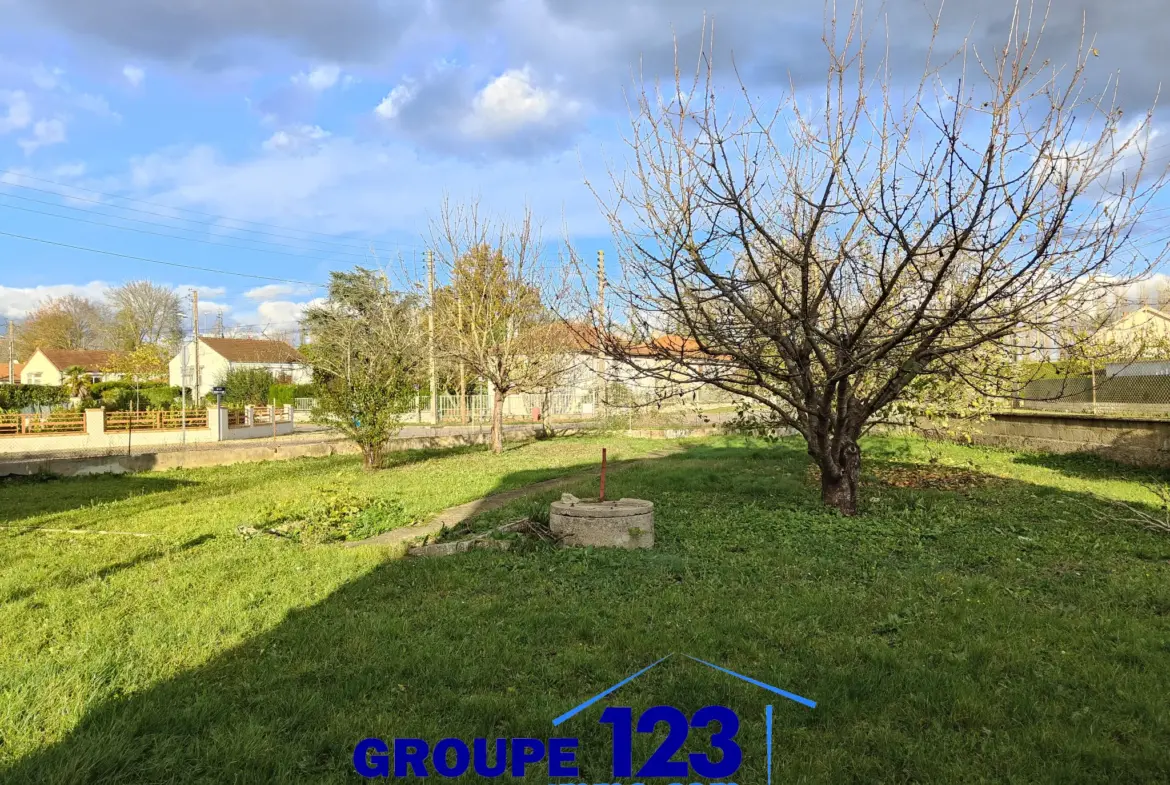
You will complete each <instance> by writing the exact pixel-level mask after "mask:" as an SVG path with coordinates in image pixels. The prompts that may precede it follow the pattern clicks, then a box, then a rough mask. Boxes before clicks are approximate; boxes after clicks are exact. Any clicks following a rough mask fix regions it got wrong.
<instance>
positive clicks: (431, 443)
mask: <svg viewBox="0 0 1170 785" xmlns="http://www.w3.org/2000/svg"><path fill="white" fill-rule="evenodd" d="M257 427H258V428H260V427H262V426H257ZM271 429H272V426H271V425H269V426H268V432H269V433H271ZM541 430H542V428H541V426H539V425H537V426H532V427H528V426H524V427H519V428H517V427H512V428H508V429H506V430H505V431H504V440H505V441H509V442H512V441H527V440H531V439H535V438H537V436H538V435H539V434H540V432H541ZM576 432H577V431H573V430H564V429H562V430H559V431H558V433H560V434H562V435H568V434H570V433H576ZM490 438H491V435H490V433H489V432H486V431H485V432H476V433H461V434H450V435H442V434H436V435H434V436H414V437H407V438H400V439H392V440H391V441H390V442H389V444H387V446H386V451H387V452H400V451H403V450H426V449H436V448H444V447H464V446H470V445H478V444H487V443H488V441H489V440H490ZM360 452H361V450H360V449H358V447H357V445H355V444H354V443H353V442H349V441H345V440H343V439H337V438H334V439H328V440H322V441H319V442H310V443H308V444H304V443H301V444H288V445H277V446H275V447H274V446H272V445H268V446H254V447H253V446H244V445H240V446H239V447H236V446H225V447H218V448H215V449H199V450H176V451H172V452H158V453H143V454H141V455H105V456H100V457H94V458H35V459H29V460H22V461H10V462H6V463H4V462H0V477H4V476H20V475H33V474H52V475H57V476H59V477H76V476H82V475H87V474H126V473H129V472H152V471H165V470H167V469H184V468H186V469H193V468H198V467H204V466H226V465H230V464H234V463H254V462H260V461H287V460H291V459H293V458H324V457H326V456H329V455H352V454H355V453H360Z"/></svg>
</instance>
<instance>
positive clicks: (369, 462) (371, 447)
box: [362, 444, 382, 471]
mask: <svg viewBox="0 0 1170 785" xmlns="http://www.w3.org/2000/svg"><path fill="white" fill-rule="evenodd" d="M362 468H363V469H365V470H366V471H373V470H375V469H381V468H382V445H380V444H363V445H362Z"/></svg>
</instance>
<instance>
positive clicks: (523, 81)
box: [374, 61, 583, 158]
mask: <svg viewBox="0 0 1170 785" xmlns="http://www.w3.org/2000/svg"><path fill="white" fill-rule="evenodd" d="M476 76H477V72H476V70H475V69H474V68H470V67H460V66H456V65H454V64H453V63H450V62H446V61H442V62H439V63H436V64H433V65H432V66H431V67H430V68H428V69H427V70H426V72H425V73H423V74H422V75H420V76H418V77H408V78H407V79H405V80H403V81H402V82H401V83H400V84H398V85H397V86H396V87H395V88H394V89H393V90H391V91H390V93H389V94H388V95H387V96H386V97H385V98H384V99H383V100H382V102H381V103H380V104H378V106H377V107H375V109H374V114H375V115H376V116H377V117H378V118H379V119H380V120H381V121H382V122H383V123H385V124H386V125H387V126H388V127H390V128H393V129H394V130H397V131H400V132H402V133H404V134H406V135H407V136H409V137H411V138H412V139H414V140H415V141H416V142H417V143H418V144H420V145H422V146H424V147H427V148H430V149H434V150H439V151H441V152H445V153H454V154H458V155H463V156H470V157H477V158H478V157H483V156H485V155H501V154H502V155H513V156H519V157H531V156H540V155H545V154H547V153H549V152H550V151H556V150H565V149H567V148H568V147H570V146H571V141H572V139H573V137H574V135H575V134H576V133H577V132H578V131H579V130H580V129H581V127H582V124H581V120H582V117H583V112H582V111H581V110H582V105H581V103H580V102H579V101H577V100H574V99H571V98H569V97H567V96H565V95H563V94H562V93H561V91H560V90H559V89H558V88H557V87H555V86H553V85H550V84H544V83H541V81H540V80H538V79H537V76H536V74H535V72H534V70H533V69H532V68H531V67H530V66H524V67H523V68H513V69H508V70H506V71H504V72H503V73H501V74H497V75H494V76H491V77H489V78H487V79H486V80H482V84H480V85H477V81H480V80H477V79H476Z"/></svg>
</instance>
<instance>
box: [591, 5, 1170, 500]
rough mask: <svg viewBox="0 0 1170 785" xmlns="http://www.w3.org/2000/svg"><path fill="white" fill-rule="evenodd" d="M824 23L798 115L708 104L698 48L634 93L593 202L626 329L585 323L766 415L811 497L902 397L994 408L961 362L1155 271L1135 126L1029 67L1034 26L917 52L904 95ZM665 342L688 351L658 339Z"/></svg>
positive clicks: (1047, 330)
mask: <svg viewBox="0 0 1170 785" xmlns="http://www.w3.org/2000/svg"><path fill="white" fill-rule="evenodd" d="M836 11H837V9H836V8H835V7H834V6H829V7H827V9H826V22H825V34H824V43H825V53H826V64H827V70H826V81H825V90H824V93H823V94H822V95H821V96H820V97H819V98H817V99H815V100H813V99H812V98H811V97H810V96H808V95H803V94H799V93H797V92H796V91H792V92H790V93H789V94H787V95H783V96H780V97H779V98H778V99H777V100H776V101H775V103H772V102H771V101H768V100H764V99H760V98H758V97H756V96H754V95H753V94H752V93H751V92H749V90H748V89H747V87H746V86H745V85H744V83H743V82H742V80H740V81H738V84H733V85H732V86H733V87H735V88H737V89H733V90H731V91H726V90H724V87H726V85H723V84H721V83H719V80H718V79H717V77H716V72H715V70H714V68H713V65H712V62H711V58H710V57H709V56H707V54H708V53H709V52H710V51H711V50H712V47H711V45H710V43H709V42H706V43H705V47H704V56H703V57H701V58H700V60H699V66H698V68H697V69H696V70H695V72H694V73H693V75H687V76H686V77H685V78H684V75H683V73H682V71H681V69H676V78H675V82H674V84H673V85H669V86H667V87H666V88H665V89H664V88H663V87H661V86H658V85H655V86H653V87H649V86H644V87H643V90H642V91H641V93H640V94H639V95H638V96H637V99H636V101H635V104H634V106H633V107H632V108H633V112H632V115H633V116H632V121H633V122H632V130H631V134H630V136H629V137H628V140H627V141H628V143H629V146H630V151H631V155H632V165H631V167H630V170H629V172H628V173H627V174H626V175H617V176H615V177H614V182H613V191H614V193H616V198H614V199H612V200H610V201H608V202H606V201H604V200H603V207H604V209H605V210H606V212H607V215H608V217H609V220H610V224H611V226H612V228H613V231H614V234H615V236H616V238H617V241H618V244H619V250H620V256H621V259H622V263H623V270H622V276H621V277H620V279H619V280H618V281H617V282H615V284H614V285H613V286H611V295H610V296H611V297H612V298H614V299H615V300H616V301H618V302H619V303H620V305H621V307H619V308H618V309H616V310H618V311H621V310H625V311H627V312H629V313H630V314H632V317H631V318H630V320H629V323H628V324H626V325H622V326H620V327H618V326H616V325H614V324H607V325H600V324H599V325H596V327H597V328H598V329H597V334H598V339H597V341H598V344H599V345H600V347H601V348H602V349H604V350H605V351H606V352H607V353H609V354H611V356H614V357H615V358H617V359H619V360H621V361H623V362H625V363H626V364H629V365H639V366H640V367H643V368H645V367H646V366H647V365H650V364H652V363H648V360H649V359H654V360H656V361H657V362H658V364H659V366H660V369H661V370H656V371H651V372H650V373H651V374H652V375H653V374H654V373H662V375H663V376H678V375H680V374H681V375H682V376H684V377H687V378H689V379H691V380H693V381H694V382H696V383H699V382H702V383H708V384H713V385H715V386H718V387H721V388H723V389H726V390H729V391H731V392H735V393H737V394H740V395H744V396H746V397H749V398H752V399H754V400H757V401H759V402H761V403H762V404H764V405H765V406H767V407H768V409H769V410H770V411H771V413H772V415H773V416H774V418H775V419H776V420H778V421H780V422H782V423H784V424H786V425H789V426H791V427H793V428H795V429H797V430H798V431H799V432H800V433H802V434H804V435H805V438H806V439H808V440H809V445H810V452H812V453H813V455H814V456H815V457H816V459H817V461H818V463H819V464H820V465H821V469H822V477H823V478H825V481H826V483H833V482H835V481H837V480H839V479H841V478H847V477H848V476H849V475H850V474H852V473H853V471H852V468H851V467H848V466H846V463H848V461H849V460H851V459H848V458H847V456H848V455H852V454H854V452H855V447H856V445H855V442H856V438H857V436H858V435H859V434H860V433H861V431H862V429H863V428H864V425H865V423H866V422H867V421H869V420H870V419H871V418H872V417H874V416H875V415H876V414H877V413H878V412H879V411H880V410H881V409H883V408H884V407H886V406H889V405H890V404H891V403H893V402H894V401H897V400H898V399H899V397H900V396H902V395H903V393H904V391H905V390H906V387H907V385H908V384H910V382H911V381H913V380H914V379H915V378H916V377H918V376H921V375H924V374H926V375H930V374H937V373H954V372H955V369H956V368H957V367H958V366H964V367H963V368H962V369H961V371H960V375H961V376H962V377H963V378H964V379H966V380H968V381H971V382H975V381H977V380H980V379H982V380H983V381H985V382H987V383H988V386H989V387H997V388H998V387H1001V386H1002V385H1001V384H999V382H1002V381H1003V379H1002V377H999V376H998V373H999V369H1000V368H1001V367H1002V366H1001V364H999V363H991V364H990V365H984V366H982V367H979V368H976V369H974V370H972V369H971V368H970V367H969V366H968V364H967V363H966V361H965V360H964V358H967V357H970V356H971V352H972V351H973V350H975V349H977V348H980V347H988V346H995V347H998V348H1000V349H1002V351H1003V352H1004V353H1005V354H1007V355H1008V356H1012V357H1014V356H1017V355H1018V354H1020V353H1022V352H1025V351H1027V349H1028V348H1029V347H1028V346H1027V342H1028V341H1029V340H1030V339H1031V338H1033V337H1035V336H1038V335H1044V336H1045V337H1046V339H1051V338H1052V337H1053V336H1067V335H1068V331H1063V332H1062V331H1060V330H1059V329H1058V327H1059V326H1061V325H1066V324H1068V323H1069V320H1071V319H1074V318H1075V319H1076V320H1077V322H1078V324H1080V325H1081V326H1088V325H1086V322H1087V321H1091V319H1089V318H1087V317H1086V315H1085V314H1084V313H1083V311H1084V310H1085V306H1086V304H1088V303H1092V302H1094V301H1095V300H1096V299H1098V298H1099V297H1100V296H1101V293H1102V292H1103V291H1104V290H1106V289H1107V288H1111V287H1115V286H1116V285H1117V283H1118V282H1119V281H1125V280H1127V279H1128V278H1129V277H1131V276H1133V275H1134V274H1135V273H1137V272H1143V271H1145V270H1146V269H1148V267H1149V266H1150V264H1152V263H1153V262H1155V261H1157V260H1159V259H1160V258H1161V255H1162V254H1161V252H1158V253H1156V254H1155V258H1154V259H1145V258H1142V257H1141V253H1140V249H1139V248H1138V247H1136V246H1135V245H1134V244H1133V243H1132V242H1131V237H1130V234H1131V231H1132V228H1133V226H1134V223H1135V222H1136V220H1137V219H1138V218H1140V216H1141V214H1142V211H1143V210H1144V209H1145V207H1146V205H1147V204H1148V203H1149V200H1150V198H1151V197H1152V196H1153V195H1154V194H1155V193H1156V192H1157V191H1158V190H1159V189H1160V188H1161V186H1162V184H1163V182H1164V180H1165V172H1150V171H1147V160H1148V159H1147V142H1148V138H1149V121H1150V116H1149V114H1147V115H1145V116H1144V117H1139V118H1137V119H1136V120H1133V121H1129V120H1126V121H1124V122H1123V118H1122V113H1121V111H1120V109H1119V108H1118V106H1117V105H1116V95H1115V89H1116V86H1115V85H1111V87H1110V90H1107V91H1105V92H1102V93H1094V92H1092V91H1091V90H1090V89H1089V88H1088V85H1087V82H1086V79H1085V63H1086V57H1087V56H1088V50H1087V49H1086V48H1085V46H1084V44H1083V46H1082V50H1081V51H1080V52H1079V53H1078V55H1077V57H1076V59H1075V60H1074V62H1072V63H1071V64H1069V65H1068V66H1065V67H1057V66H1055V65H1053V64H1051V63H1049V62H1048V61H1046V60H1045V61H1041V60H1040V55H1039V54H1038V44H1039V41H1040V38H1041V36H1042V35H1043V32H1044V26H1045V21H1046V15H1045V14H1034V13H1033V9H1032V8H1031V7H1030V6H1025V5H1021V6H1018V7H1017V8H1016V11H1015V14H1014V16H1013V18H1012V23H1011V25H1010V27H1009V30H1008V31H1007V34H1006V35H1005V41H1004V44H1003V46H1002V47H999V48H997V49H995V50H994V51H991V52H986V53H984V52H978V51H975V50H974V48H973V47H970V46H967V45H966V44H964V45H963V46H961V47H959V48H958V49H957V50H956V51H955V52H953V54H951V55H950V56H944V57H940V56H939V54H938V53H937V51H936V46H935V45H934V43H932V45H931V47H930V48H929V50H928V55H927V59H926V62H925V63H924V66H923V70H922V71H921V73H920V74H919V75H918V76H916V77H915V78H914V79H913V80H909V81H898V80H897V76H896V75H895V74H893V72H892V69H891V68H890V67H889V63H888V62H887V60H886V59H885V57H884V56H881V55H880V52H879V50H878V49H877V48H876V47H875V45H874V43H873V42H872V41H871V40H870V37H869V36H867V35H866V32H867V31H866V28H865V26H864V24H863V13H862V12H863V5H862V3H861V2H858V3H857V4H856V5H854V6H853V7H852V10H851V13H850V14H849V15H848V16H847V17H846V16H841V17H838V16H837V14H836ZM932 25H933V29H934V32H935V34H936V35H937V32H938V19H937V18H936V19H934V20H933V21H932ZM1084 40H1087V39H1084ZM874 52H879V56H878V62H877V63H876V67H872V66H874V64H872V63H870V62H867V60H868V59H869V58H870V56H871V55H872V54H873V53H874ZM720 95H724V96H726V97H727V98H728V100H727V101H726V103H720V102H719V100H718V99H719V97H720ZM811 107H815V108H811ZM667 332H673V333H677V334H678V335H681V336H683V337H684V338H686V339H688V340H689V341H690V342H691V344H692V346H693V350H692V351H691V352H690V353H689V354H687V355H686V356H681V357H680V356H677V354H676V353H675V352H674V351H673V350H668V349H666V348H664V347H663V345H662V342H656V341H655V340H654V338H655V336H660V335H661V334H663V333H667ZM666 369H668V370H666ZM826 494H827V495H826V498H828V494H829V489H828V485H826ZM849 507H851V505H850V504H846V505H844V506H843V507H842V509H845V510H846V511H850V510H849V509H847V508H849Z"/></svg>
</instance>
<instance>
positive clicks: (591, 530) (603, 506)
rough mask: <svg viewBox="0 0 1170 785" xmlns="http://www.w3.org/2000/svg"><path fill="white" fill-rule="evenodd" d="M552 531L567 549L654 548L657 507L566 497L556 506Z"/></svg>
mask: <svg viewBox="0 0 1170 785" xmlns="http://www.w3.org/2000/svg"><path fill="white" fill-rule="evenodd" d="M549 528H550V529H552V532H553V534H556V535H558V536H560V537H561V538H562V539H561V543H562V544H563V545H567V546H577V547H585V546H589V545H592V546H594V547H597V548H652V547H654V503H653V502H648V501H643V500H642V499H619V500H617V501H604V502H599V501H596V500H583V499H578V498H577V497H575V496H572V495H570V494H565V495H564V496H562V497H561V500H560V501H559V502H553V503H552V509H551V510H550V512H549Z"/></svg>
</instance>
